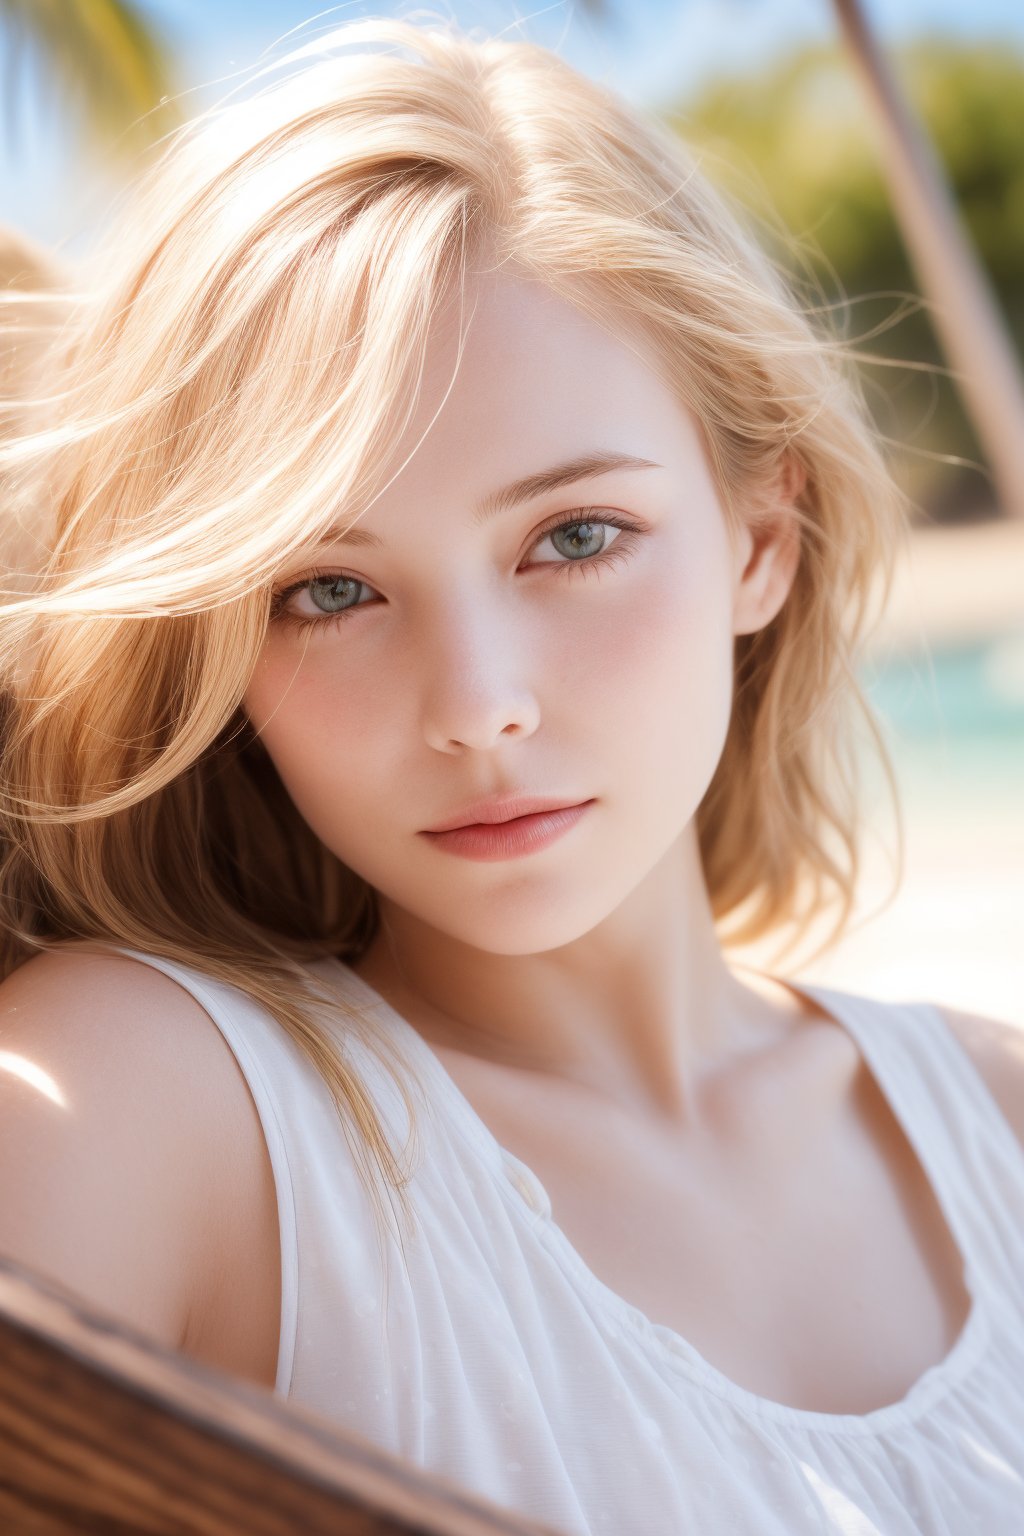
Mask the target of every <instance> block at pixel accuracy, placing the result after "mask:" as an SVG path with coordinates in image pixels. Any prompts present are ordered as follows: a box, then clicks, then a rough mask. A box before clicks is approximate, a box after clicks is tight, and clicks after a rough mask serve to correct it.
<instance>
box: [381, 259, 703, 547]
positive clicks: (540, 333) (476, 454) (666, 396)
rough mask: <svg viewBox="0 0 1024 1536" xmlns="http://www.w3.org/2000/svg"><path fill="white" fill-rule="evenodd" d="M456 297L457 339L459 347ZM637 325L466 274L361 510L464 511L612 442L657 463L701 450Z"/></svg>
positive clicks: (495, 275)
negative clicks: (671, 451)
mask: <svg viewBox="0 0 1024 1536" xmlns="http://www.w3.org/2000/svg"><path fill="white" fill-rule="evenodd" d="M460 304H461V308H462V315H461V325H462V331H463V346H462V352H461V357H460V355H459V330H460V313H459V310H460ZM693 425H694V424H693V423H692V420H691V418H690V416H689V413H688V412H687V411H686V409H685V407H684V406H683V405H682V404H681V403H680V402H679V401H678V400H677V399H676V397H675V395H674V394H673V392H672V391H671V389H670V388H669V386H668V384H667V383H666V382H665V381H664V380H663V378H662V377H661V375H660V373H659V371H658V368H657V364H656V362H655V359H654V356H653V353H652V352H651V351H650V350H649V348H648V347H647V345H646V344H645V340H644V338H643V337H642V335H641V333H639V331H638V332H637V333H636V334H635V335H634V334H633V333H631V332H629V331H628V330H627V329H626V328H625V327H624V326H623V325H620V326H617V327H615V328H613V327H612V326H611V325H610V324H609V323H608V322H604V321H598V320H597V319H596V318H594V317H592V316H591V315H589V314H587V313H586V312H584V311H583V310H582V309H581V308H579V307H577V306H576V305H575V304H573V303H570V302H569V301H568V300H567V299H564V298H563V297H562V296H561V295H559V294H555V293H553V292H551V290H550V289H548V288H546V287H545V286H544V285H543V284H541V283H540V282H538V281H536V280H534V279H532V278H529V277H526V276H520V275H518V274H512V273H510V272H508V271H507V270H499V271H496V272H487V273H483V274H474V275H473V276H472V277H471V278H469V279H468V280H467V282H466V284H465V286H464V287H463V289H462V291H461V294H456V295H455V296H454V298H453V299H451V300H450V302H449V304H448V306H447V307H446V309H445V310H444V311H442V312H441V313H440V314H439V316H438V317H437V319H436V321H435V323H434V325H433V327H432V329H431V333H430V337H429V341H428V345H427V351H426V357H425V362H424V369H423V374H422V378H421V380H420V383H419V386H418V389H417V395H416V400H415V406H414V410H413V413H412V415H411V417H410V420H409V423H408V425H407V427H406V429H405V431H404V432H403V434H402V436H401V438H400V440H399V441H398V443H397V445H396V447H395V449H394V451H393V453H392V454H391V456H390V459H389V461H388V463H387V465H386V468H385V471H384V474H383V477H382V489H381V490H380V491H379V492H378V494H377V496H376V499H375V500H374V502H373V503H372V505H371V506H370V509H369V512H368V519H369V521H370V523H372V524H373V525H374V526H377V525H378V524H379V522H380V520H381V519H382V518H387V517H388V515H389V514H390V513H392V512H395V513H398V512H399V511H400V509H403V508H405V509H407V508H408V507H409V506H410V505H413V506H414V507H415V509H416V510H417V511H418V512H422V511H424V509H427V508H429V510H431V511H434V512H441V511H443V509H444V507H445V506H446V505H448V504H449V503H451V502H452V501H453V500H454V501H455V502H457V503H458V505H459V507H460V509H461V510H462V511H463V512H464V513H470V512H473V511H474V510H475V509H477V508H478V507H481V506H483V505H485V504H486V503H487V502H488V501H489V500H490V499H491V498H493V496H494V493H495V491H496V490H497V489H498V488H500V487H504V486H505V485H507V484H509V483H510V482H512V481H514V480H517V479H519V478H521V477H524V476H528V475H530V474H533V473H536V472H537V471H539V470H542V469H544V468H545V467H547V466H549V465H555V464H561V463H563V462H564V461H566V460H568V459H571V458H574V457H577V456H580V457H582V456H584V455H586V454H591V453H594V452H617V453H622V454H628V455H634V456H636V457H637V458H644V459H647V460H650V461H655V462H657V463H659V464H664V463H665V462H666V461H665V458H664V457H663V455H664V453H665V451H666V448H667V447H672V446H673V445H674V448H675V452H676V453H677V455H678V453H679V452H680V450H688V451H689V452H691V453H692V452H693V451H694V450H696V451H699V448H698V443H697V438H696V434H695V432H694V430H693Z"/></svg>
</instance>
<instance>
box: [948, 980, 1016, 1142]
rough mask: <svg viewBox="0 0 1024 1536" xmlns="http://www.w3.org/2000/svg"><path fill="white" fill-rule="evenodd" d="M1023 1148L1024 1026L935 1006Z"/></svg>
mask: <svg viewBox="0 0 1024 1536" xmlns="http://www.w3.org/2000/svg"><path fill="white" fill-rule="evenodd" d="M934 1006H935V1007H936V1008H937V1009H938V1011H939V1012H940V1013H941V1014H942V1016H943V1018H944V1019H945V1020H946V1022H947V1023H948V1025H949V1027H950V1029H951V1030H952V1031H953V1034H954V1035H955V1036H956V1038H957V1040H958V1041H959V1042H960V1044H961V1045H962V1046H963V1048H964V1050H965V1051H966V1052H967V1054H968V1056H970V1058H971V1060H972V1061H973V1063H974V1065H975V1066H976V1067H977V1069H978V1071H979V1073H980V1074H981V1076H982V1077H983V1078H984V1080H985V1084H986V1086H987V1088H988V1089H989V1092H990V1093H991V1094H992V1097H993V1098H994V1099H995V1101H996V1103H997V1104H998V1105H999V1107H1000V1109H1001V1110H1002V1111H1003V1114H1004V1115H1005V1116H1006V1119H1007V1121H1008V1122H1009V1125H1010V1128H1011V1130H1013V1131H1014V1132H1015V1133H1016V1136H1017V1139H1018V1140H1019V1141H1020V1143H1021V1146H1022V1147H1024V1027H1022V1026H1020V1025H1018V1024H1008V1023H1004V1022H1003V1021H1001V1020H999V1019H991V1018H988V1017H986V1016H985V1015H984V1014H976V1013H964V1012H962V1011H961V1010H960V1009H958V1008H951V1007H950V1006H949V1004H948V1003H935V1004H934Z"/></svg>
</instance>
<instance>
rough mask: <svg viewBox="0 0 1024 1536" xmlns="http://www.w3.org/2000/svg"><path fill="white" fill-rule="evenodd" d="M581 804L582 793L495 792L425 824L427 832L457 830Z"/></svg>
mask: <svg viewBox="0 0 1024 1536" xmlns="http://www.w3.org/2000/svg"><path fill="white" fill-rule="evenodd" d="M582 803H583V802H582V801H581V799H580V797H579V796H576V798H575V799H573V798H572V797H567V796H565V795H523V794H518V793H511V794H506V795H494V796H492V797H491V799H489V800H475V801H474V802H473V804H472V805H464V806H463V807H462V810H461V811H457V812H456V814H455V815H454V816H449V817H448V820H447V821H439V822H438V823H437V825H436V826H433V827H425V828H424V831H426V832H454V831H455V829H456V827H472V826H477V825H480V824H485V825H494V824H495V823H496V822H499V821H511V820H512V819H513V818H514V817H516V816H532V815H534V814H535V813H536V812H537V811H561V810H564V809H565V808H566V807H567V806H570V805H581V804H582Z"/></svg>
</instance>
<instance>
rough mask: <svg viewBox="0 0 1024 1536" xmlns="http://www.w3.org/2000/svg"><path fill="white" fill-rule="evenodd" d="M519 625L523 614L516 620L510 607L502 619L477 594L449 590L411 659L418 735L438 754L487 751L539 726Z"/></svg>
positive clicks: (495, 609)
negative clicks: (417, 689) (416, 679)
mask: <svg viewBox="0 0 1024 1536" xmlns="http://www.w3.org/2000/svg"><path fill="white" fill-rule="evenodd" d="M522 624H523V617H522V615H521V614H520V617H519V623H518V624H517V623H516V621H515V615H514V613H513V612H511V611H510V612H507V613H505V614H504V616H502V614H500V613H499V612H498V610H497V608H496V606H495V604H494V602H493V601H491V602H485V601H483V600H482V599H481V597H480V596H479V594H477V595H476V596H475V597H474V598H473V599H468V598H466V599H464V600H462V601H461V602H459V601H458V600H457V599H456V597H455V596H454V595H453V593H452V591H451V588H449V589H448V592H447V595H446V601H445V605H444V611H443V612H442V613H441V614H439V615H438V616H437V617H436V619H435V620H434V622H433V626H432V629H431V632H430V634H429V635H428V636H427V637H425V638H424V641H423V645H422V648H421V651H420V654H419V656H418V657H417V662H416V665H417V666H418V667H419V669H420V676H421V678H422V680H423V683H422V701H423V702H422V708H423V734H424V737H425V739H426V741H427V742H428V743H429V745H430V746H432V747H434V748H435V749H436V750H437V751H438V752H448V753H459V752H463V751H465V750H467V749H472V750H475V751H478V752H486V751H487V750H489V749H490V748H492V747H494V746H496V745H499V744H500V743H501V742H502V741H503V740H507V739H509V738H525V737H527V736H530V735H532V734H533V732H534V731H535V730H536V729H537V726H538V724H539V721H540V708H539V704H538V700H537V697H536V694H535V692H534V690H533V688H532V687H531V686H530V685H529V683H528V681H527V675H526V674H527V669H528V665H529V663H528V661H527V660H526V658H527V657H528V656H529V654H530V647H529V646H528V645H526V644H525V643H524V639H525V637H524V634H523V628H522Z"/></svg>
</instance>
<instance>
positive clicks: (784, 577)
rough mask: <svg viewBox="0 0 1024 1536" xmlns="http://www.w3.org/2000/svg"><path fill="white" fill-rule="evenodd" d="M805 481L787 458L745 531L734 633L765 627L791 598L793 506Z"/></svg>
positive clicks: (795, 539) (796, 540)
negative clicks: (789, 597)
mask: <svg viewBox="0 0 1024 1536" xmlns="http://www.w3.org/2000/svg"><path fill="white" fill-rule="evenodd" d="M806 483H807V471H806V470H805V469H804V467H803V465H802V464H800V463H799V462H798V460H797V459H795V458H794V457H793V456H792V455H791V454H786V456H785V457H784V459H783V461H782V464H781V467H780V469H779V472H778V474H777V476H776V478H775V481H774V482H773V484H772V485H771V486H770V487H769V488H768V490H767V492H765V493H762V496H761V497H759V498H758V504H757V508H756V510H755V511H754V512H753V513H752V515H751V517H750V518H749V520H748V521H747V522H746V523H745V524H744V526H743V528H742V529H741V532H740V538H739V542H738V546H737V550H736V566H735V582H734V586H733V624H732V632H733V634H734V635H752V634H754V633H755V632H756V631H757V630H759V629H763V628H764V626H765V625H766V624H768V623H770V622H771V620H772V619H774V617H775V615H776V614H777V613H778V611H779V609H780V608H781V607H782V605H783V603H784V602H785V601H786V598H787V597H788V596H789V590H790V588H791V586H792V585H793V578H794V577H795V576H796V571H797V566H798V565H799V563H800V524H799V523H798V521H797V519H796V517H795V516H794V504H795V502H796V499H797V497H798V496H799V495H800V493H801V491H802V490H803V488H804V486H805V485H806Z"/></svg>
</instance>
